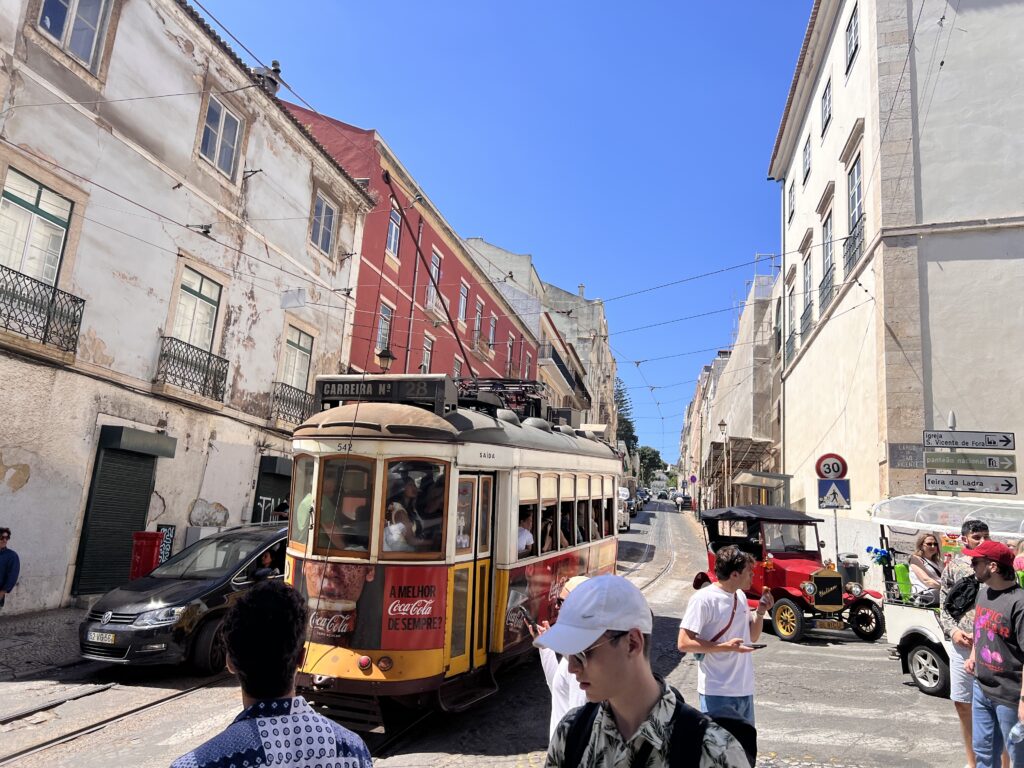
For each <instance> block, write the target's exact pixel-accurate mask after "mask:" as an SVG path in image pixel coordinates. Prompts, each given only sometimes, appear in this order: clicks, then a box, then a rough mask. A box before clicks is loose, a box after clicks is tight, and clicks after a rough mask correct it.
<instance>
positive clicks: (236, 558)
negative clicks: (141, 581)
mask: <svg viewBox="0 0 1024 768" xmlns="http://www.w3.org/2000/svg"><path fill="white" fill-rule="evenodd" d="M266 544H267V537H266V535H257V534H255V533H253V534H251V535H246V534H235V535H232V536H211V537H210V538H207V539H200V540H199V541H197V542H196V543H195V544H193V545H192V546H191V547H189V548H188V549H185V550H183V551H181V552H179V553H178V554H176V555H175V556H174V557H172V558H171V559H170V560H168V561H167V562H166V563H164V564H163V565H161V566H160V567H159V568H157V569H156V570H155V571H153V572H152V573H151V574H150V576H155V577H157V578H158V579H216V578H220V577H221V576H225V575H227V574H228V573H230V572H233V571H235V570H236V569H237V568H238V567H239V566H240V565H242V564H243V563H244V562H245V561H246V560H248V559H249V557H250V556H251V555H252V553H253V552H254V551H255V550H256V549H257V547H260V546H265V545H266Z"/></svg>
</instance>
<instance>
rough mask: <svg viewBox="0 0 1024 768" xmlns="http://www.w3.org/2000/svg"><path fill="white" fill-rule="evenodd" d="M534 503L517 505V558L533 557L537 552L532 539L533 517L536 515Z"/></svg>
mask: <svg viewBox="0 0 1024 768" xmlns="http://www.w3.org/2000/svg"><path fill="white" fill-rule="evenodd" d="M536 510H537V505H536V504H522V505H520V507H519V529H518V531H517V534H516V536H517V538H516V547H517V550H518V552H519V558H520V559H522V558H524V557H533V555H535V554H537V548H536V545H535V542H534V539H533V519H534V516H535V515H536Z"/></svg>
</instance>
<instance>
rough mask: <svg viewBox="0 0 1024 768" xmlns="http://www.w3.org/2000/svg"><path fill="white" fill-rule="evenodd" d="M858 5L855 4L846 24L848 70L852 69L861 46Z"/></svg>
mask: <svg viewBox="0 0 1024 768" xmlns="http://www.w3.org/2000/svg"><path fill="white" fill-rule="evenodd" d="M857 10H858V9H857V6H856V5H855V6H853V13H851V14H850V21H849V23H847V25H846V71H847V72H849V71H850V67H851V66H853V60H854V58H855V57H856V56H857V51H858V49H859V48H860V21H859V20H858V18H857Z"/></svg>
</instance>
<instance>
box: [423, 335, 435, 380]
mask: <svg viewBox="0 0 1024 768" xmlns="http://www.w3.org/2000/svg"><path fill="white" fill-rule="evenodd" d="M433 359H434V340H433V339H432V338H430V337H429V336H424V337H423V360H422V362H420V373H430V363H431V361H432V360H433Z"/></svg>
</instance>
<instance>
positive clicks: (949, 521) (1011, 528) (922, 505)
mask: <svg viewBox="0 0 1024 768" xmlns="http://www.w3.org/2000/svg"><path fill="white" fill-rule="evenodd" d="M871 518H872V520H873V521H874V522H876V523H878V524H879V525H888V526H890V527H893V528H913V529H917V530H922V531H924V530H927V531H936V532H942V533H960V528H961V526H962V525H963V523H964V521H965V520H984V521H985V522H986V523H988V528H989V532H990V533H991V534H992V535H993V536H997V537H998V536H1004V537H1006V536H1014V537H1017V536H1020V535H1021V534H1022V533H1024V502H1021V501H998V500H996V501H989V500H988V499H979V498H964V497H963V496H929V495H927V494H923V493H922V494H911V495H909V496H896V497H895V498H892V499H883V500H882V501H880V502H878V503H877V504H875V506H874V507H872V509H871Z"/></svg>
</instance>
